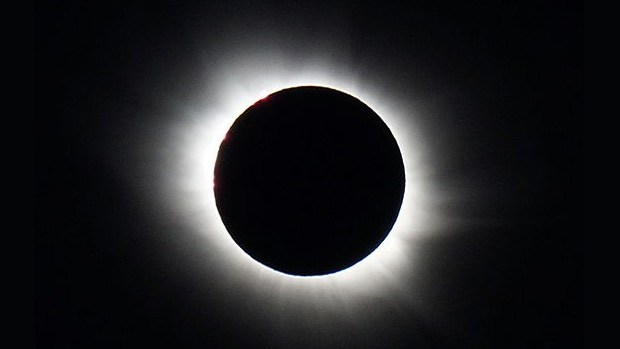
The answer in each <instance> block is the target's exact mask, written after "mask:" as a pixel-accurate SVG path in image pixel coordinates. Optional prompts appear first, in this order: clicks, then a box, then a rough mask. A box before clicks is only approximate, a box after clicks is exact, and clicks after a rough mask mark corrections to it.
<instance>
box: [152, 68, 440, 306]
mask: <svg viewBox="0 0 620 349" xmlns="http://www.w3.org/2000/svg"><path fill="white" fill-rule="evenodd" d="M256 63H257V62H253V64H251V65H246V67H247V66H251V67H253V69H252V71H253V72H254V73H252V74H247V75H246V74H244V73H243V70H244V69H241V68H240V67H236V68H235V67H230V70H228V71H222V72H221V74H222V76H221V77H220V78H219V79H217V78H216V80H217V81H218V82H219V84H218V87H220V90H219V91H218V92H219V93H220V94H218V95H217V96H215V97H214V96H210V98H209V101H210V102H209V103H208V105H207V107H206V108H205V109H204V110H196V111H193V112H191V115H188V117H187V118H185V119H184V121H185V122H184V123H178V124H177V125H175V128H174V131H175V132H174V133H173V138H172V139H171V140H170V144H174V148H175V149H176V151H175V152H173V156H172V159H173V162H172V164H171V166H170V167H168V168H165V169H164V171H165V173H164V176H163V177H164V178H165V183H164V184H165V186H166V187H167V188H168V193H170V194H169V195H168V199H170V198H172V202H170V201H169V202H167V204H168V205H167V206H169V207H174V208H175V209H174V210H173V211H174V214H176V215H180V216H181V217H182V218H183V221H185V222H188V224H189V227H190V229H191V230H192V231H193V232H195V233H197V234H199V235H200V236H203V237H204V238H205V240H206V243H205V246H204V248H205V249H208V251H209V256H211V258H212V260H210V261H209V263H210V267H215V268H220V271H219V272H218V274H219V275H227V277H229V278H231V279H234V280H236V281H235V283H236V284H239V283H240V284H241V285H245V286H247V287H253V286H255V287H257V288H259V289H260V290H270V289H274V288H277V289H278V292H277V294H279V295H285V296H287V297H293V298H294V299H297V298H296V297H297V296H296V295H297V294H299V295H303V297H306V298H307V297H308V295H313V297H314V298H313V299H315V300H316V301H317V302H318V301H320V302H322V303H323V304H325V303H329V301H330V300H332V301H333V300H334V299H335V298H336V297H335V294H337V295H340V296H341V295H343V294H346V295H347V296H346V297H347V298H349V299H350V298H351V297H354V296H355V295H356V294H369V293H371V294H383V295H385V293H386V292H391V291H394V290H395V289H398V288H399V282H400V280H401V279H402V276H403V275H405V274H404V273H410V272H411V270H412V267H413V264H414V259H415V258H414V257H415V247H416V246H415V239H416V238H418V237H420V236H421V235H422V233H423V232H425V231H427V230H428V229H427V228H428V225H429V217H428V214H427V212H428V210H427V209H426V207H425V203H426V201H427V200H426V198H427V197H428V195H427V194H426V193H425V190H424V189H425V185H424V183H423V182H424V174H423V173H422V171H421V169H422V168H423V167H422V166H421V164H420V162H421V161H422V160H423V159H424V158H425V156H424V155H425V154H422V152H421V151H419V149H424V147H421V146H420V144H419V142H420V137H418V136H419V134H418V132H419V131H417V129H416V127H415V126H414V121H415V114H413V112H412V111H411V110H403V109H399V107H398V103H397V102H396V101H395V100H393V99H390V97H389V96H387V95H384V94H382V93H380V92H377V91H376V90H373V89H372V88H371V87H369V86H370V84H362V83H361V81H359V80H358V81H357V82H354V81H353V80H351V78H350V77H339V76H338V74H335V73H334V72H330V71H328V70H326V69H316V68H315V69H301V68H298V67H291V68H289V69H287V68H281V67H276V68H274V67H272V66H267V67H265V68H264V69H261V67H259V66H258V64H256ZM302 85H315V86H324V87H329V88H332V89H336V90H340V91H342V92H345V93H347V94H350V95H352V96H354V97H356V98H358V99H360V100H361V101H363V102H364V103H365V104H367V105H368V106H369V107H371V108H372V109H373V110H374V111H375V112H376V113H377V114H378V115H379V116H380V117H381V118H382V119H383V121H384V122H385V123H386V124H387V125H388V127H389V128H390V129H391V131H392V134H393V135H394V137H395V138H396V141H397V142H398V144H399V147H400V149H401V152H402V155H403V161H404V164H405V176H406V187H405V195H404V198H403V203H402V207H401V210H400V214H399V216H398V219H397V221H396V223H395V224H394V226H393V229H392V231H391V232H390V234H389V235H388V236H387V238H386V239H385V240H384V242H383V243H382V244H381V245H380V246H379V247H378V248H377V249H376V250H375V251H374V252H373V253H371V254H370V255H369V256H367V257H366V258H365V259H363V260H362V261H360V262H358V263H357V264H355V265H353V266H352V267H350V268H348V269H345V270H342V271H340V272H337V273H334V274H329V275H323V276H311V277H298V276H291V275H287V274H283V273H280V272H277V271H274V270H272V269H269V268H267V267H266V266H264V265H262V264H260V263H258V262H256V261H254V260H253V259H252V258H250V257H249V256H248V255H247V254H246V253H245V252H244V251H243V250H241V248H239V247H238V246H237V245H236V244H235V243H234V241H233V240H232V238H231V237H230V235H229V234H228V232H227V231H226V229H225V227H224V225H223V224H222V222H221V219H220V217H219V215H218V212H217V209H216V206H215V198H214V194H213V190H212V183H213V169H214V166H215V159H216V156H217V153H218V149H219V145H220V143H221V141H222V140H223V138H224V136H225V134H226V132H227V131H228V129H229V128H230V126H231V125H232V123H233V122H234V120H235V119H236V118H237V117H238V116H239V115H241V113H242V112H243V111H244V110H245V109H246V108H247V107H248V106H250V105H252V104H253V103H254V102H256V101H257V100H259V99H261V98H263V97H265V96H267V95H269V94H270V93H273V92H276V91H279V90H282V89H284V88H289V87H295V86H302ZM188 119H189V120H190V121H189V122H187V120H188ZM408 275H410V274H408ZM299 297H301V296H299Z"/></svg>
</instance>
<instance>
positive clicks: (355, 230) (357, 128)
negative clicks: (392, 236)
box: [214, 86, 405, 275]
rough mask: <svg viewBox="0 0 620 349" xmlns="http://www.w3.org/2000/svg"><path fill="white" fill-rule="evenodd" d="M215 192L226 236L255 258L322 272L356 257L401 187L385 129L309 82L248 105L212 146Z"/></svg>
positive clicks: (375, 239) (369, 113)
mask: <svg viewBox="0 0 620 349" xmlns="http://www.w3.org/2000/svg"><path fill="white" fill-rule="evenodd" d="M214 188H215V189H214V190H215V199H216V204H217V208H218V211H219V213H220V216H221V217H222V221H223V223H224V225H225V226H226V229H227V230H228V232H229V233H230V235H231V236H232V238H233V239H234V240H235V242H236V243H237V244H238V245H239V246H240V247H241V248H242V249H243V250H244V251H245V252H246V253H248V254H249V255H250V256H251V257H252V258H254V259H255V260H257V261H259V262H260V263H262V264H264V265H266V266H268V267H270V268H272V269H275V270H278V271H281V272H284V273H287V274H293V275H323V274H330V273H333V272H337V271H339V270H342V269H345V268H347V267H350V266H352V265H353V264H355V263H357V262H359V261H360V260H362V259H363V258H365V257H366V256H367V255H368V254H370V253H371V252H372V251H373V250H375V249H376V248H377V247H378V246H379V244H381V242H382V241H383V240H384V239H385V237H386V236H387V234H388V233H389V232H390V230H391V229H392V226H393V225H394V222H395V220H396V217H397V216H398V212H399V210H400V207H401V203H402V199H403V194H404V190H405V173H404V166H403V160H402V156H401V154H400V150H399V148H398V145H397V143H396V140H395V139H394V137H393V136H392V133H391V132H390V130H389V128H388V127H387V126H386V125H385V123H384V122H383V121H382V120H381V118H380V117H379V116H378V115H377V114H376V113H375V112H374V111H373V110H372V109H370V108H369V107H368V106H366V105H365V104H364V103H362V102H361V101H360V100H358V99H356V98H355V97H352V96H350V95H348V94H346V93H343V92H340V91H337V90H333V89H329V88H324V87H314V86H303V87H295V88H289V89H285V90H281V91H279V92H276V93H273V94H271V95H269V96H268V97H266V98H264V99H262V100H260V101H258V102H256V103H255V104H254V105H252V106H251V107H249V108H248V109H247V110H246V111H245V112H243V114H241V116H240V117H239V118H238V119H237V120H236V121H235V122H234V123H233V125H232V127H231V128H230V130H229V131H228V133H227V135H226V138H225V139H224V141H223V142H222V144H221V145H220V149H219V153H218V156H217V161H216V165H215V183H214Z"/></svg>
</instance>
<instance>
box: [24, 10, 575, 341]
mask: <svg viewBox="0 0 620 349" xmlns="http://www.w3.org/2000/svg"><path fill="white" fill-rule="evenodd" d="M35 16H36V17H35V29H36V37H35V77H36V96H35V98H36V109H35V110H36V119H35V120H36V127H35V140H36V175H35V178H36V183H35V188H36V202H35V203H36V212H35V219H36V221H35V226H36V244H35V249H36V250H35V265H36V268H35V280H36V285H35V306H36V328H35V334H36V341H37V345H39V346H41V347H62V348H72V347H80V348H83V347H119V346H121V347H124V346H128V347H129V346H150V347H153V346H155V347H190V348H193V347H238V348H246V347H271V348H273V347H276V348H322V347H327V348H331V347H337V348H365V347H373V348H376V347H386V348H408V347H418V348H452V347H455V348H470V347H471V348H481V347H489V348H513V347H515V348H516V347H519V348H523V347H544V348H556V347H557V348H560V347H561V348H566V347H580V346H582V345H581V342H582V340H583V334H582V315H583V248H582V240H583V236H582V225H583V221H582V205H583V204H582V199H583V197H582V196H583V178H582V175H583V174H582V172H583V168H582V149H581V142H582V130H581V125H582V116H583V77H582V75H583V13H582V4H581V3H573V2H568V1H567V2H555V1H554V2H550V1H531V2H524V1H514V2H499V1H477V2H474V3H473V4H472V3H471V2H466V1H461V2H454V3H452V2H442V1H425V2H405V1H403V2H390V1H380V2H376V3H374V2H361V1H360V2H356V1H349V2H347V1H325V2H323V1H299V2H293V1H282V2H269V1H268V2H260V1H253V2H249V1H248V2H246V3H243V2H235V1H222V2H217V1H214V2H209V1H194V2H189V1H174V2H173V1H170V2H168V3H163V2H158V3H157V4H153V3H150V2H144V3H141V2H140V1H133V2H122V1H118V2H115V1H106V2H83V1H62V2H42V1H39V2H37V3H36V13H35ZM278 58H280V59H278ZM261 59H263V60H265V61H268V62H263V63H264V64H268V65H272V66H278V64H289V65H291V66H293V68H292V70H294V69H295V68H294V67H295V66H296V65H297V64H300V65H301V64H305V63H308V62H312V64H315V65H318V66H320V65H322V64H323V65H329V69H332V70H336V71H340V72H342V75H344V76H347V75H349V76H352V77H354V78H356V79H358V81H361V82H363V84H368V85H369V86H371V87H372V88H378V89H380V90H381V91H382V93H383V95H385V96H389V98H391V99H392V100H395V101H399V103H401V104H399V107H400V108H401V109H402V111H404V113H405V114H406V115H408V116H407V117H410V118H414V119H415V120H414V121H415V124H416V125H419V126H420V130H421V131H419V132H420V133H421V134H423V137H422V138H423V142H421V143H423V144H424V146H425V149H426V150H425V151H426V154H431V155H432V156H429V157H428V158H425V161H426V162H425V163H421V164H419V166H421V167H427V168H428V169H429V170H428V171H427V172H428V176H427V179H426V180H425V182H424V183H427V184H429V188H430V189H429V190H428V191H427V192H428V193H430V194H429V195H430V196H431V197H437V198H440V197H441V198H444V199H441V200H440V199H434V200H429V202H432V204H428V205H427V206H426V208H425V209H426V210H428V211H429V212H431V213H432V215H433V217H437V218H436V219H437V220H438V221H444V220H445V221H449V222H452V223H451V224H444V225H441V224H439V226H441V227H442V228H440V229H438V231H436V232H433V233H428V234H425V235H424V236H425V237H424V239H422V240H421V241H417V242H416V249H417V250H419V251H421V252H420V253H419V254H418V255H417V257H416V258H417V262H416V271H415V272H414V271H413V270H412V271H411V272H409V273H404V274H398V275H399V278H400V279H402V280H399V281H398V282H397V284H398V285H399V290H398V292H399V294H400V295H401V297H396V298H395V297H391V296H389V295H392V294H393V293H390V292H387V293H385V294H384V295H383V296H381V295H380V294H379V295H373V296H368V297H367V298H364V297H362V296H360V297H361V298H360V297H358V298H356V300H355V302H356V303H355V305H353V306H352V305H351V303H350V302H347V301H346V300H345V301H343V303H342V304H339V303H338V302H326V304H318V305H316V309H319V310H317V313H309V311H310V310H309V308H308V307H307V304H309V303H311V302H314V301H310V300H306V301H304V302H305V303H304V302H301V303H304V304H306V305H301V304H296V303H295V302H287V303H286V306H285V307H280V308H276V307H273V308H269V307H268V306H267V305H269V304H271V303H269V302H268V301H264V299H267V298H268V297H267V294H268V291H266V290H265V289H264V288H261V287H263V286H261V285H255V284H252V283H248V282H244V281H243V280H242V279H243V278H238V279H239V280H240V281H239V280H237V282H235V281H231V280H234V279H235V278H234V276H230V275H228V274H229V270H230V269H225V268H224V267H222V265H221V263H219V264H218V263H212V264H209V263H206V264H200V261H204V260H206V261H210V260H213V258H215V257H213V256H209V254H210V253H211V252H212V251H214V250H213V249H209V248H208V247H205V248H203V247H201V246H203V245H201V244H200V243H201V242H204V241H202V240H200V239H199V238H197V237H195V236H194V235H192V234H193V233H192V232H190V230H191V229H189V228H187V225H186V224H185V222H184V220H185V219H184V218H183V217H186V216H187V215H185V214H184V213H183V212H182V211H183V208H182V207H163V206H165V205H163V204H162V203H163V202H166V203H168V205H173V203H174V202H175V200H167V199H166V198H168V197H170V196H171V195H172V194H170V193H169V192H168V191H167V190H169V188H163V187H161V186H160V184H161V183H162V180H161V178H160V177H162V176H163V177H167V176H171V175H172V174H173V173H174V171H168V172H166V171H164V170H162V168H165V166H167V164H169V162H168V161H169V159H168V157H172V156H173V155H171V154H174V153H175V151H176V150H175V147H176V145H175V144H174V143H171V142H170V141H169V140H170V138H169V137H168V135H169V134H170V133H171V132H174V130H172V128H174V127H173V126H174V125H179V124H183V123H184V120H185V119H184V118H185V116H184V114H183V113H182V112H180V111H183V110H190V109H191V110H200V109H201V108H208V106H209V105H213V104H217V102H214V101H217V99H218V98H228V99H234V96H231V95H230V94H231V93H232V94H234V92H233V91H231V89H230V88H228V86H230V84H229V81H228V80H226V78H227V76H226V74H227V70H226V69H224V68H225V67H227V66H235V67H237V66H240V63H239V62H244V61H248V62H258V61H260V60H261ZM223 67H224V68H223ZM259 68H260V67H254V66H252V65H251V64H250V65H246V66H244V67H243V69H242V70H243V72H242V73H237V74H236V75H235V76H234V78H235V79H237V80H239V79H241V80H242V79H243V76H244V74H247V75H248V79H251V75H252V72H253V69H259ZM240 84H241V85H243V81H241V82H240ZM225 85H226V86H225ZM413 106H415V107H413ZM412 111H415V113H414V112H412ZM205 117H209V115H208V114H207V115H206V116H205ZM412 120H413V119H412ZM179 147H180V146H179ZM164 179H167V178H164ZM169 180H170V181H174V179H169ZM209 185H210V183H208V179H205V186H206V187H207V188H208V186H209ZM162 198H163V199H162ZM179 212H180V213H179ZM400 214H401V215H407V214H408V212H402V211H401V213H400ZM454 222H456V223H454ZM459 222H460V223H459ZM218 258H219V257H218ZM223 258H225V257H223ZM243 275H244V274H243ZM291 292H293V291H291ZM297 292H299V293H300V296H299V297H297V296H291V295H289V298H288V299H298V298H300V297H303V295H304V294H305V292H304V290H299V289H297ZM402 295H405V296H402ZM407 295H411V297H409V298H408V296H407ZM261 297H262V298H261ZM295 297H297V298H295ZM344 297H346V295H345V296H344ZM315 301H316V302H321V301H322V300H321V299H318V300H315ZM327 303H329V304H327ZM265 304H267V305H265ZM351 307H354V308H351ZM327 308H329V309H327ZM346 314H349V315H351V314H352V315H353V316H347V315H346Z"/></svg>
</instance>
